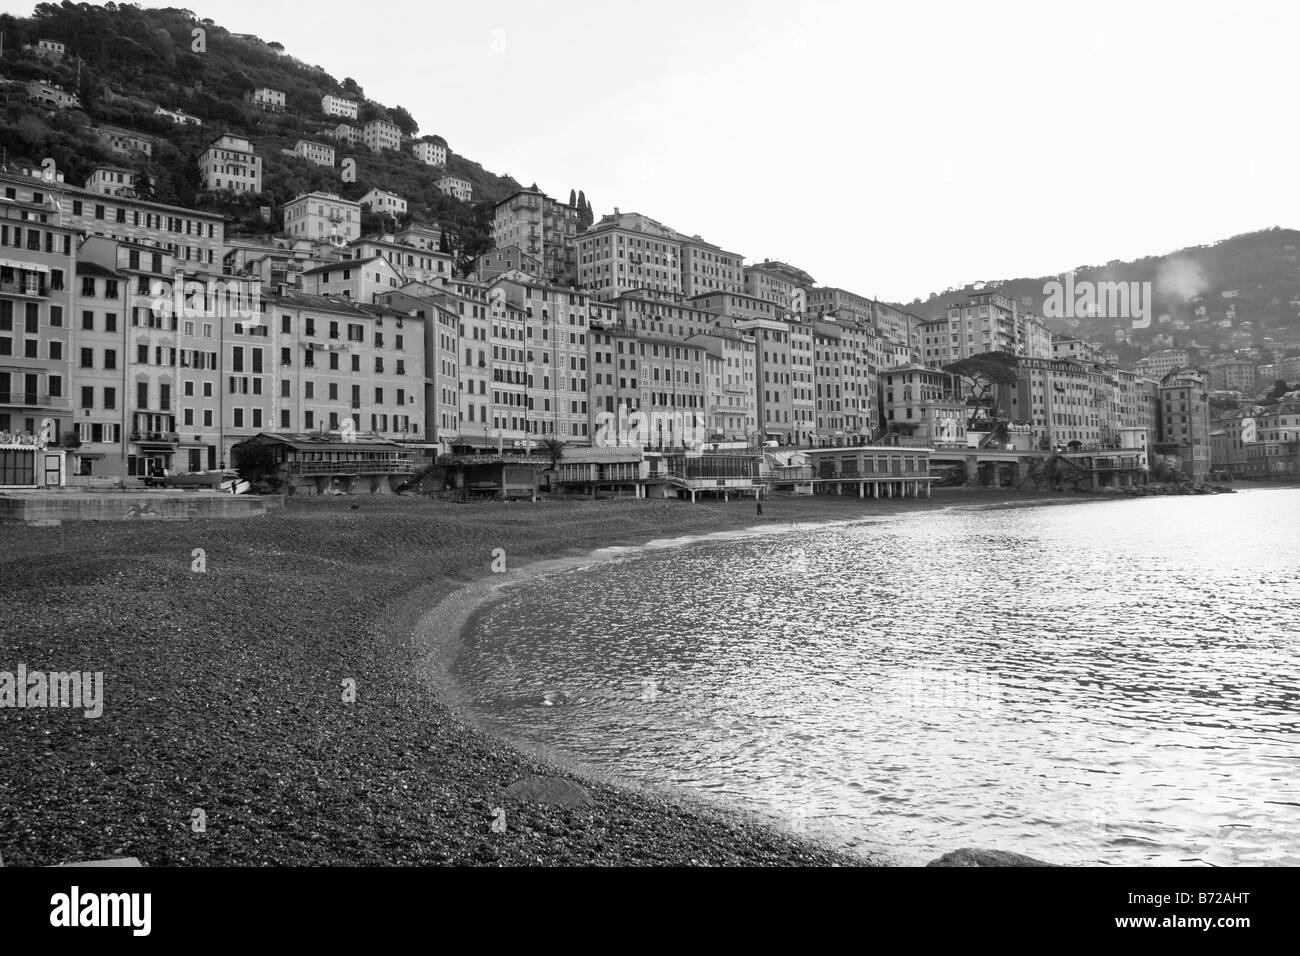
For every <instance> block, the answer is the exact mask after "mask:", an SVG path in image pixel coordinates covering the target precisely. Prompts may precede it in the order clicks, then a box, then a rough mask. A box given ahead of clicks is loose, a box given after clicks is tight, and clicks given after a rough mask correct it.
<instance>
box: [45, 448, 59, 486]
mask: <svg viewBox="0 0 1300 956" xmlns="http://www.w3.org/2000/svg"><path fill="white" fill-rule="evenodd" d="M44 458H45V479H44V484H45V487H46V488H58V487H59V486H60V485H62V484H63V456H62V455H45V456H44Z"/></svg>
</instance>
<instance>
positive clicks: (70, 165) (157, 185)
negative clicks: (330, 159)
mask: <svg viewBox="0 0 1300 956" xmlns="http://www.w3.org/2000/svg"><path fill="white" fill-rule="evenodd" d="M196 29H198V30H202V31H203V33H202V34H199V35H197V36H196V34H195V32H194V31H195V30H196ZM0 35H3V51H4V52H3V60H2V61H0V75H2V77H3V82H0V146H3V148H4V151H5V157H4V158H5V161H7V162H26V163H31V164H40V162H41V161H42V160H43V159H44V158H46V157H51V158H53V159H54V161H55V163H56V164H57V166H58V169H59V170H60V172H62V173H63V174H64V176H65V177H66V180H67V181H68V182H73V183H78V184H80V183H81V182H83V181H84V180H85V178H86V177H87V176H88V175H89V173H90V170H91V169H92V167H94V166H95V165H98V164H101V163H112V164H115V165H125V166H132V167H134V168H135V169H136V170H137V171H138V172H144V173H146V174H147V175H148V180H149V183H150V184H151V185H152V198H154V199H156V200H158V201H159V202H167V203H172V204H177V205H185V206H197V207H199V208H204V209H209V210H212V211H216V212H220V213H222V214H224V215H227V216H229V217H230V218H232V219H233V220H235V226H234V228H233V229H232V232H234V233H238V232H241V231H242V232H250V233H257V232H267V231H271V230H273V229H275V228H278V225H279V223H280V222H281V207H282V206H283V204H284V203H285V201H286V200H289V199H292V198H293V197H294V196H296V195H299V194H301V193H303V192H308V191H311V190H316V189H318V190H326V191H329V192H334V193H338V194H340V195H342V196H344V197H346V198H349V199H359V198H360V197H361V196H362V195H364V194H365V193H366V192H368V191H369V190H370V189H371V188H374V187H379V188H382V189H388V190H391V191H393V192H396V193H398V194H399V195H401V196H403V197H405V198H406V199H407V201H408V204H409V212H408V217H407V218H408V219H413V220H415V221H418V222H423V223H429V224H438V225H441V226H443V227H445V228H446V229H448V231H449V232H451V233H452V234H453V235H454V236H456V237H457V238H458V239H459V242H458V243H457V246H458V247H459V251H461V252H462V253H463V256H462V258H466V257H468V256H472V255H476V254H478V253H479V252H481V251H483V250H484V249H485V248H490V246H491V209H492V206H493V205H494V204H495V203H496V202H498V201H500V200H501V199H503V198H505V197H506V196H507V195H509V194H510V193H511V192H513V191H515V190H517V189H518V188H519V184H518V183H517V182H515V181H514V180H513V179H510V178H508V177H502V176H497V175H495V174H494V173H491V172H489V171H488V170H486V169H484V168H483V167H482V166H481V165H480V164H478V163H476V162H474V161H473V160H471V159H469V158H467V157H465V156H463V155H460V154H458V153H456V152H455V151H454V149H449V151H448V162H447V167H446V170H445V171H444V170H441V169H439V168H437V167H433V166H426V165H424V164H422V163H420V162H418V161H417V160H416V159H415V158H414V156H412V155H411V154H410V151H409V150H407V149H405V148H404V150H403V152H401V153H398V152H391V151H389V152H383V153H372V152H371V151H370V150H368V149H366V148H365V147H361V146H356V147H347V146H344V145H343V144H335V143H334V140H333V139H332V138H329V137H327V135H326V133H327V132H329V131H332V130H333V129H334V127H335V126H336V125H337V124H338V123H339V122H340V120H338V119H337V118H335V119H331V118H329V117H326V116H324V115H323V114H322V112H321V105H320V101H321V97H322V96H323V95H325V94H326V93H334V94H337V95H340V96H346V97H348V98H350V99H355V100H357V101H359V102H360V104H361V108H360V116H359V118H358V121H357V123H365V122H367V121H369V120H372V119H376V118H385V119H389V120H391V121H392V122H394V123H395V124H397V125H398V126H399V127H400V128H401V129H402V132H403V135H404V137H408V136H409V137H415V138H419V137H420V136H421V135H428V134H433V133H438V134H441V135H443V136H444V138H445V139H447V140H448V141H450V143H451V146H452V147H454V145H455V142H454V139H452V137H450V136H447V135H446V133H445V132H444V131H441V130H438V131H435V130H426V131H423V133H422V132H421V131H420V130H419V129H418V127H417V125H416V123H415V121H414V120H413V119H412V117H411V115H410V113H409V112H408V111H407V110H406V109H405V108H403V107H402V106H400V105H396V104H395V105H392V106H387V105H385V104H382V103H378V102H375V101H373V100H369V99H367V98H366V96H365V91H364V88H363V87H362V86H361V85H360V84H359V83H358V82H357V81H356V80H354V79H352V78H351V77H345V78H344V79H342V80H338V79H336V78H335V77H334V76H332V75H331V74H330V73H329V72H327V70H326V69H325V68H324V67H321V66H312V65H308V64H306V63H303V62H301V61H299V60H297V59H295V58H294V57H292V56H291V55H290V54H289V53H288V52H287V51H286V50H285V48H284V47H283V45H282V44H280V43H278V42H275V41H270V42H266V41H263V40H261V39H258V38H255V37H248V36H244V35H235V34H232V33H230V32H229V31H228V30H226V29H224V28H223V27H221V26H220V25H218V24H216V23H214V22H213V21H211V20H197V19H195V16H194V14H193V13H191V12H190V11H188V10H180V9H164V10H154V9H141V8H138V7H134V6H129V5H125V4H122V5H114V4H110V5H108V6H93V5H91V4H86V3H79V4H73V3H68V2H65V3H63V4H61V5H56V4H52V3H42V4H39V5H38V6H37V7H36V8H35V11H34V13H33V16H31V17H26V18H16V17H13V16H10V15H8V14H6V15H3V16H0ZM40 39H50V40H57V41H61V42H62V43H64V44H65V45H66V54H65V55H64V56H63V58H62V59H61V60H52V59H50V58H43V57H40V56H38V55H36V54H35V53H34V52H30V51H27V50H24V49H23V48H24V46H25V45H28V44H31V45H34V44H36V42H37V41H38V40H40ZM196 48H198V49H196ZM32 79H41V80H48V81H49V82H52V83H56V84H59V85H61V86H62V87H63V88H64V89H65V90H67V91H68V92H70V93H73V92H75V93H76V94H77V96H78V97H79V99H80V104H81V106H80V109H65V110H58V111H54V110H47V109H43V108H39V107H35V106H32V105H30V104H29V103H28V102H27V97H26V90H25V84H26V83H27V82H28V81H29V80H32ZM257 87H270V88H272V89H276V90H281V91H283V92H284V93H285V102H286V110H285V112H284V113H281V114H276V113H268V112H263V111H261V110H259V109H257V108H255V107H254V106H252V105H251V104H249V103H246V102H245V101H244V94H245V92H247V91H250V90H252V89H255V88H257ZM158 106H162V107H164V108H167V109H178V110H183V111H185V112H186V113H190V114H192V115H194V116H197V117H199V118H200V119H201V120H202V121H203V125H202V126H201V127H193V126H177V125H174V124H173V123H172V122H171V121H170V120H168V119H166V118H164V117H158V116H155V115H153V113H154V109H155V108H156V107H158ZM104 124H109V125H113V126H120V127H124V128H126V129H130V130H135V131H138V132H142V133H148V134H150V135H152V136H155V137H157V138H158V139H159V140H160V144H159V146H158V147H157V148H156V149H155V150H154V155H153V157H152V158H151V160H145V158H144V157H142V156H141V157H138V159H137V160H134V161H131V160H126V159H124V157H121V156H118V155H115V154H113V153H111V152H108V151H106V150H105V149H103V148H101V147H100V146H99V144H98V143H97V142H96V140H95V138H94V137H93V136H92V135H91V134H89V133H88V132H87V131H86V129H85V128H86V127H87V126H91V125H93V126H101V125H104ZM354 125H356V124H354ZM227 131H229V132H232V133H236V134H239V135H243V136H247V137H248V138H250V139H251V140H252V141H253V143H254V145H255V147H256V148H257V150H258V152H259V153H260V154H261V155H262V157H263V169H264V172H263V193H262V195H260V196H235V195H234V194H229V193H226V194H212V193H201V192H200V179H199V170H198V165H197V163H198V157H199V156H200V154H201V153H202V152H203V150H204V149H205V148H206V147H207V145H208V144H209V143H210V142H211V141H212V140H213V139H214V138H216V137H217V136H219V135H220V134H221V133H223V132H227ZM299 139H314V140H319V141H321V142H324V143H327V144H330V145H337V146H338V149H337V154H336V165H335V168H333V169H329V168H324V167H318V166H315V165H313V164H311V163H309V162H308V161H307V160H305V159H301V158H299V157H296V156H286V155H284V154H283V153H282V152H281V150H284V149H288V150H292V149H293V146H294V144H295V143H296V142H297V141H298V140H299ZM345 156H351V157H354V158H355V159H356V163H357V177H356V181H355V182H352V183H345V182H343V181H342V177H341V174H340V168H339V167H340V166H341V160H342V158H343V157H345ZM448 173H449V174H451V175H453V176H457V177H460V178H462V179H465V180H468V181H469V182H470V183H472V184H473V186H474V201H473V203H463V202H460V201H458V200H456V199H454V198H452V197H450V196H446V195H444V194H443V193H442V192H441V191H440V190H438V189H437V188H436V187H435V186H434V181H435V180H436V179H438V178H439V177H440V176H442V175H446V174H448ZM262 206H270V207H271V221H270V222H269V223H268V222H266V221H265V220H264V219H263V218H262V217H261V215H260V207H262ZM366 225H367V226H373V225H377V223H367V224H366Z"/></svg>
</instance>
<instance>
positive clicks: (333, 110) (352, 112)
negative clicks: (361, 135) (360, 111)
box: [320, 93, 357, 120]
mask: <svg viewBox="0 0 1300 956" xmlns="http://www.w3.org/2000/svg"><path fill="white" fill-rule="evenodd" d="M320 108H321V112H322V113H324V114H325V115H326V116H337V117H339V118H341V119H351V120H354V119H356V118H357V101H356V100H349V99H347V98H345V97H342V96H335V95H334V94H333V93H326V94H325V95H324V96H322V97H321V100H320Z"/></svg>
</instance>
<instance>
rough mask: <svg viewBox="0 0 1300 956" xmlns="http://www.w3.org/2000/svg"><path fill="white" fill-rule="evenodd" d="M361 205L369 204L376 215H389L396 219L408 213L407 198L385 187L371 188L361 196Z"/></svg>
mask: <svg viewBox="0 0 1300 956" xmlns="http://www.w3.org/2000/svg"><path fill="white" fill-rule="evenodd" d="M361 205H362V206H369V207H370V211H371V212H372V213H374V214H375V215H388V216H392V217H393V218H394V219H397V218H399V217H401V216H405V215H406V200H405V199H403V198H402V197H401V196H399V195H397V193H390V192H388V191H387V190H384V189H372V190H370V192H368V193H366V194H365V195H364V196H362V197H361Z"/></svg>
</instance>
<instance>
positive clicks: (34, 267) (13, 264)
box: [0, 259, 50, 272]
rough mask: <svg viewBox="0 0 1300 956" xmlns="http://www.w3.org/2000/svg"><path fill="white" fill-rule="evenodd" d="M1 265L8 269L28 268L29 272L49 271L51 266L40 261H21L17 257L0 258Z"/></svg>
mask: <svg viewBox="0 0 1300 956" xmlns="http://www.w3.org/2000/svg"><path fill="white" fill-rule="evenodd" d="M0 266H4V267H5V268H6V269H26V270H27V271H28V272H49V271H50V267H49V266H46V265H42V264H41V263H39V262H19V261H17V260H15V259H0Z"/></svg>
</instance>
